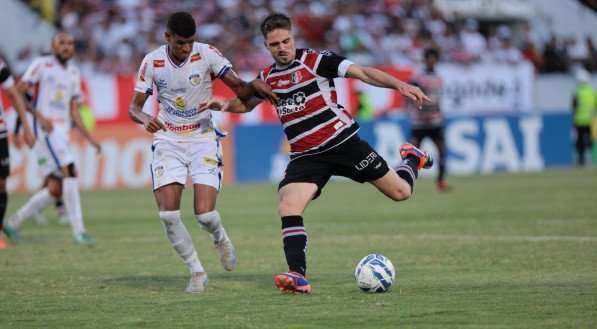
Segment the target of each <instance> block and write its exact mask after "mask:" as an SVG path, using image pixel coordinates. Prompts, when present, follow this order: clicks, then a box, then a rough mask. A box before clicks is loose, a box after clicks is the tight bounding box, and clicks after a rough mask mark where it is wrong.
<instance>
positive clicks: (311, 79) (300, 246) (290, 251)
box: [201, 13, 433, 293]
mask: <svg viewBox="0 0 597 329" xmlns="http://www.w3.org/2000/svg"><path fill="white" fill-rule="evenodd" d="M261 33H262V34H263V37H264V38H265V47H266V48H267V49H268V50H269V52H270V53H271V55H272V57H273V59H274V61H275V64H273V65H271V66H269V67H267V68H266V69H264V70H263V71H261V72H260V74H259V78H260V79H262V80H264V81H265V82H267V84H269V85H270V86H272V88H273V91H274V92H275V93H276V94H277V95H278V97H279V98H280V101H279V102H278V103H277V106H276V109H277V112H278V116H279V117H280V121H281V123H282V125H283V126H284V132H285V133H286V136H287V138H288V141H289V142H290V147H291V152H290V159H291V160H290V163H289V164H288V167H287V168H286V173H285V177H284V178H283V179H282V181H281V182H280V185H279V189H278V211H279V214H280V217H281V219H282V236H283V243H284V253H285V255H286V262H287V263H288V268H289V271H288V272H287V273H281V274H278V275H277V276H276V277H275V279H274V281H275V283H276V285H277V286H278V288H279V289H280V290H281V291H284V292H299V293H310V292H311V285H310V284H309V282H308V281H307V279H306V278H305V275H306V271H307V263H306V255H305V253H306V250H307V232H306V230H305V227H304V225H303V212H304V210H305V209H306V207H307V205H309V202H311V200H314V199H315V198H317V197H318V196H319V194H320V192H321V190H322V189H323V187H324V186H325V185H326V183H327V182H328V180H329V179H330V178H331V176H332V175H338V176H345V177H348V178H351V179H352V180H354V181H357V182H359V183H364V182H370V183H371V184H373V186H375V187H376V188H377V189H378V190H379V191H380V192H381V193H383V194H384V195H386V196H387V197H389V198H391V199H392V200H395V201H402V200H406V199H408V198H409V197H410V196H411V193H412V191H413V186H414V184H415V180H416V178H417V175H418V172H419V170H421V169H422V168H430V167H431V165H432V164H433V161H432V160H431V157H430V156H429V154H428V153H427V152H422V151H420V150H418V149H416V148H415V147H414V146H412V145H410V144H404V145H402V146H401V147H400V155H401V156H402V158H403V159H404V161H403V162H402V163H401V164H400V165H398V166H397V167H395V168H393V169H390V168H389V167H388V164H387V163H386V162H385V160H384V159H383V158H382V157H381V156H380V155H379V154H378V153H377V152H376V151H375V150H373V148H371V146H370V145H369V144H368V143H367V142H365V141H363V140H361V139H360V138H359V136H358V134H357V131H358V130H359V126H358V124H357V123H356V122H355V121H354V120H353V118H352V117H351V116H350V114H349V113H348V112H347V111H346V110H345V109H344V108H343V107H342V106H341V105H340V104H338V103H337V95H336V90H335V87H334V80H333V79H334V78H338V77H344V78H355V79H359V80H361V81H363V82H365V83H368V84H370V85H373V86H377V87H383V88H391V89H395V90H398V91H399V92H400V93H401V94H402V95H404V96H406V97H408V98H410V99H412V100H413V101H415V102H417V104H418V105H419V106H420V105H421V103H422V102H423V101H425V100H428V99H427V97H426V96H425V94H423V92H421V90H419V88H416V87H413V86H411V85H409V84H407V83H405V82H403V81H400V80H398V79H395V78H394V77H392V76H390V75H388V74H386V73H384V72H381V71H379V70H377V69H374V68H371V67H365V66H360V65H357V64H354V63H352V62H351V61H350V60H348V59H346V58H344V57H342V56H339V55H336V54H334V53H332V52H330V51H316V50H313V49H296V48H295V45H294V36H293V34H292V32H291V22H290V18H289V17H288V16H287V15H286V14H283V13H271V14H270V15H268V16H267V17H265V18H264V19H263V21H262V23H261ZM258 103H259V99H257V97H255V98H253V99H252V100H251V101H249V102H241V101H240V100H239V99H237V98H235V99H231V100H218V99H212V100H210V101H209V102H204V103H202V104H201V108H211V109H216V110H221V111H229V112H234V113H243V112H248V111H251V110H252V109H253V108H254V107H255V105H256V104H258ZM247 105H249V106H248V107H247Z"/></svg>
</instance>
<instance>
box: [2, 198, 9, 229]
mask: <svg viewBox="0 0 597 329" xmlns="http://www.w3.org/2000/svg"><path fill="white" fill-rule="evenodd" d="M7 202H8V194H7V193H6V192H0V227H2V225H4V215H5V214H6V203H7Z"/></svg>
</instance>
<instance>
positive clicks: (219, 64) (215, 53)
mask: <svg viewBox="0 0 597 329" xmlns="http://www.w3.org/2000/svg"><path fill="white" fill-rule="evenodd" d="M205 58H206V59H207V63H208V64H209V68H210V70H211V72H212V73H213V74H214V76H215V77H216V78H220V77H222V76H224V75H225V74H226V73H227V72H228V71H229V70H230V69H232V64H231V63H230V61H229V60H228V59H226V57H224V55H222V53H221V52H220V51H219V50H218V49H217V48H216V47H214V46H211V45H208V46H207V48H205Z"/></svg>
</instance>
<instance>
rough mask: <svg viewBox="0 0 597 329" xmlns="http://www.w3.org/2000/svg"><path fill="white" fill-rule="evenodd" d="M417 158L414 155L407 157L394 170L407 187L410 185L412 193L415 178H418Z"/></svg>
mask: <svg viewBox="0 0 597 329" xmlns="http://www.w3.org/2000/svg"><path fill="white" fill-rule="evenodd" d="M420 161H421V160H419V158H417V157H416V156H414V155H408V156H407V157H406V159H404V160H403V161H402V163H401V164H400V165H399V166H398V167H396V168H394V170H395V171H396V173H397V174H398V176H400V178H402V179H404V180H405V181H406V182H407V183H408V185H410V191H411V192H412V190H413V187H414V186H415V181H416V180H417V177H419V169H417V168H418V167H419V162H420Z"/></svg>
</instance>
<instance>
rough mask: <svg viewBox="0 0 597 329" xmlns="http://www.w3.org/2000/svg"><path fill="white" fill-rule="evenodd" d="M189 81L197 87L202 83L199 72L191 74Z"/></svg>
mask: <svg viewBox="0 0 597 329" xmlns="http://www.w3.org/2000/svg"><path fill="white" fill-rule="evenodd" d="M189 83H190V84H191V86H194V87H197V86H198V85H200V84H201V75H200V74H197V73H194V74H191V76H190V77H189Z"/></svg>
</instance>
